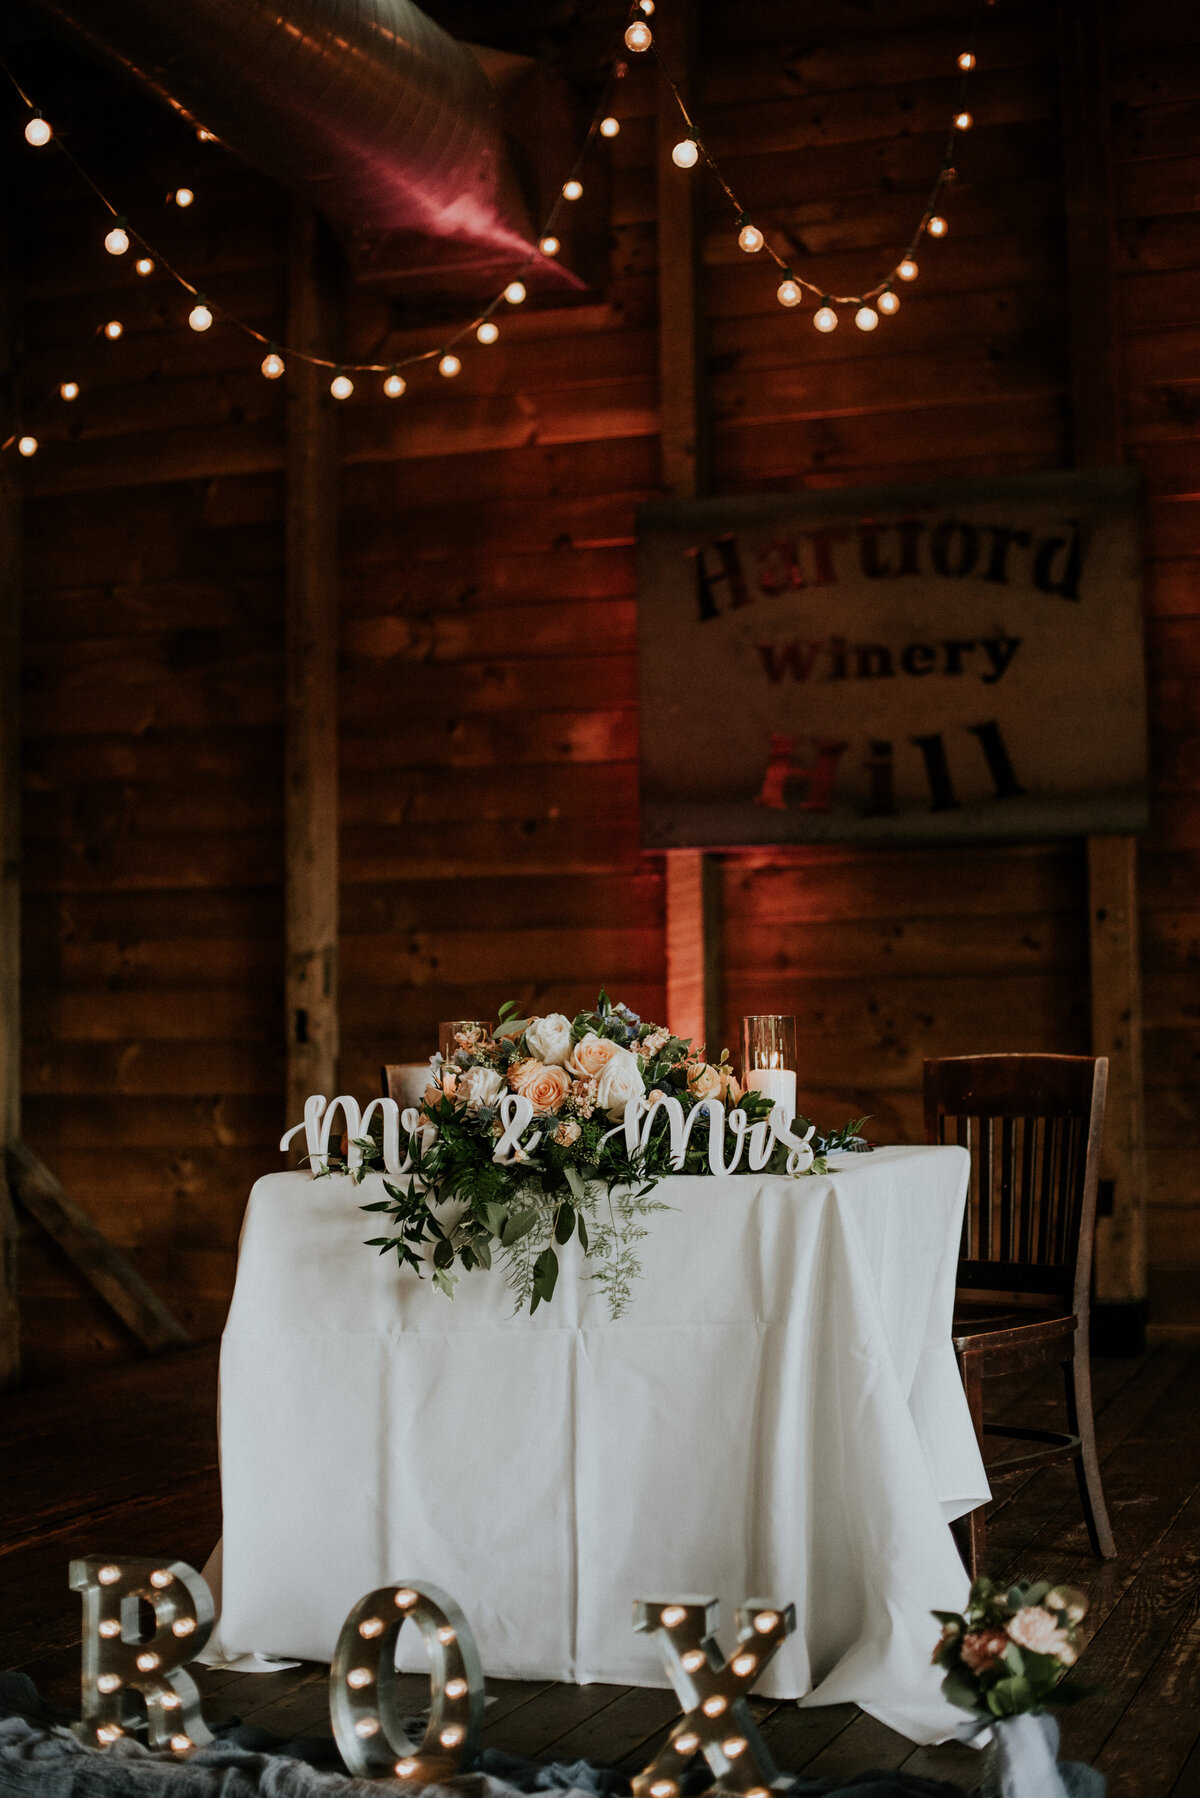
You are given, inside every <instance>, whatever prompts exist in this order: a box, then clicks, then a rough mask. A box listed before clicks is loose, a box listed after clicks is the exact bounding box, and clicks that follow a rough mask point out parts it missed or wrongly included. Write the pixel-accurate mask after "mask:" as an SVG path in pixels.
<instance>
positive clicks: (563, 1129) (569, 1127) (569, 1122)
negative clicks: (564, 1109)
mask: <svg viewBox="0 0 1200 1798" xmlns="http://www.w3.org/2000/svg"><path fill="white" fill-rule="evenodd" d="M554 1140H555V1142H556V1143H557V1144H558V1146H559V1148H560V1149H569V1148H570V1146H571V1144H572V1143H573V1142H578V1141H579V1125H578V1123H577V1121H576V1120H575V1119H574V1118H564V1119H563V1121H562V1123H561V1124H560V1125H559V1126H558V1129H557V1130H556V1131H555V1132H554Z"/></svg>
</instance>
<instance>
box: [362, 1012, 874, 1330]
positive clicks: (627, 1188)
mask: <svg viewBox="0 0 1200 1798" xmlns="http://www.w3.org/2000/svg"><path fill="white" fill-rule="evenodd" d="M518 1011H519V1007H518V1006H516V1005H515V1004H510V1005H506V1006H504V1007H503V1008H502V1011H501V1019H500V1023H499V1024H498V1025H497V1028H496V1029H495V1031H494V1032H493V1031H488V1030H486V1029H485V1028H483V1027H482V1026H473V1027H470V1028H466V1029H463V1030H461V1031H460V1032H459V1034H458V1036H457V1038H456V1040H455V1044H454V1048H453V1052H452V1053H451V1054H450V1055H449V1056H448V1057H446V1058H443V1057H442V1056H441V1055H435V1056H434V1057H433V1058H432V1060H431V1062H430V1077H429V1085H428V1087H427V1088H426V1091H425V1095H424V1099H423V1101H422V1103H421V1106H420V1111H419V1114H418V1115H417V1119H416V1128H415V1129H413V1128H412V1127H411V1120H412V1115H413V1114H406V1117H408V1118H409V1120H410V1122H409V1124H408V1125H407V1126H406V1128H408V1129H409V1130H410V1137H409V1141H410V1150H409V1157H410V1159H409V1163H408V1164H407V1165H408V1167H409V1168H410V1169H411V1171H410V1172H408V1174H407V1180H406V1183H401V1184H396V1183H394V1182H392V1181H388V1180H385V1181H384V1191H385V1193H386V1194H387V1197H386V1198H385V1199H381V1200H377V1201H375V1202H374V1203H372V1204H370V1205H367V1206H365V1207H364V1209H365V1210H368V1211H383V1212H386V1213H387V1214H388V1216H389V1217H390V1219H391V1220H392V1223H393V1233H392V1234H391V1235H389V1236H380V1237H375V1238H373V1239H372V1241H371V1243H370V1244H369V1246H370V1247H374V1248H378V1249H379V1251H380V1253H381V1254H387V1253H389V1252H393V1253H395V1254H396V1256H397V1258H398V1260H399V1261H400V1262H401V1263H402V1264H404V1265H407V1266H409V1267H412V1268H413V1269H415V1270H416V1272H417V1273H418V1274H419V1273H421V1272H422V1271H423V1270H425V1269H427V1268H429V1269H431V1271H432V1276H433V1281H434V1284H435V1286H437V1287H438V1288H439V1290H441V1291H442V1292H444V1293H446V1294H447V1295H448V1296H451V1297H452V1296H453V1292H454V1286H455V1283H456V1281H457V1278H458V1276H457V1275H456V1274H455V1273H454V1272H452V1269H453V1268H454V1267H455V1266H456V1265H457V1266H458V1267H459V1268H461V1269H463V1270H466V1271H470V1270H471V1269H474V1268H490V1267H491V1266H492V1262H493V1257H496V1256H498V1257H499V1259H500V1260H501V1262H502V1263H503V1265H504V1267H505V1269H506V1272H507V1274H508V1278H509V1281H510V1284H511V1286H512V1288H513V1291H514V1294H515V1296H516V1300H517V1304H518V1308H519V1307H520V1306H522V1305H526V1304H527V1305H528V1306H529V1308H530V1310H531V1311H535V1310H536V1309H537V1307H538V1305H539V1304H542V1303H544V1302H548V1301H549V1300H550V1299H551V1297H552V1296H553V1293H554V1287H555V1283H556V1281H557V1279H558V1268H559V1262H558V1253H557V1251H558V1249H560V1248H562V1247H563V1246H564V1245H565V1244H567V1243H569V1242H570V1241H571V1239H572V1237H577V1238H578V1241H579V1244H580V1246H581V1248H582V1251H583V1253H584V1255H585V1256H586V1257H587V1258H588V1260H589V1261H590V1262H591V1264H592V1268H593V1278H595V1279H596V1280H597V1281H598V1282H599V1283H600V1285H601V1286H602V1288H603V1290H604V1292H605V1296H606V1297H607V1300H608V1305H609V1309H610V1311H611V1313H612V1315H613V1316H619V1315H620V1313H621V1312H622V1311H623V1310H624V1309H625V1307H626V1306H627V1304H628V1302H629V1298H630V1294H631V1286H632V1282H633V1280H634V1279H635V1278H636V1276H637V1274H638V1273H639V1271H640V1264H639V1260H638V1254H637V1244H638V1242H639V1241H640V1240H641V1239H642V1238H643V1237H644V1236H645V1234H646V1220H647V1218H648V1217H649V1216H650V1215H651V1214H652V1213H653V1212H655V1211H660V1210H662V1209H663V1206H662V1204H661V1203H660V1202H659V1201H658V1200H656V1199H655V1198H654V1197H653V1190H654V1187H655V1186H656V1185H657V1183H658V1181H659V1180H661V1179H663V1178H664V1177H665V1176H666V1175H668V1174H670V1173H673V1172H677V1171H682V1172H684V1173H688V1174H706V1173H708V1172H709V1160H708V1152H707V1149H706V1142H705V1139H704V1137H703V1136H702V1133H701V1132H700V1131H693V1132H692V1134H691V1136H690V1138H689V1139H688V1142H687V1146H686V1150H685V1152H684V1165H683V1168H682V1170H679V1169H677V1168H675V1167H673V1166H672V1163H671V1130H670V1117H669V1108H667V1107H660V1108H659V1109H658V1110H656V1111H655V1113H654V1115H653V1117H652V1118H651V1119H650V1122H649V1125H648V1128H647V1130H646V1132H645V1136H644V1140H641V1141H640V1142H639V1143H638V1145H637V1147H636V1148H632V1149H631V1147H630V1140H629V1139H628V1138H627V1136H626V1132H625V1129H624V1127H623V1120H624V1119H625V1115H626V1112H625V1108H626V1106H627V1104H628V1103H629V1101H630V1100H631V1099H634V1100H644V1101H645V1102H646V1104H647V1105H653V1102H654V1101H655V1099H658V1098H661V1099H667V1100H671V1101H677V1102H678V1104H677V1105H676V1111H677V1112H678V1109H679V1107H682V1109H683V1111H685V1112H688V1111H690V1110H691V1109H692V1107H693V1106H695V1105H697V1104H699V1103H701V1102H702V1101H705V1100H707V1101H709V1102H710V1103H711V1104H717V1105H719V1106H722V1107H724V1110H725V1112H730V1111H732V1110H733V1108H734V1107H737V1108H738V1110H739V1112H740V1113H741V1119H742V1127H743V1128H745V1127H748V1126H753V1125H755V1124H758V1123H765V1120H767V1119H768V1118H769V1117H770V1113H771V1100H770V1099H768V1098H767V1097H766V1096H765V1095H764V1094H762V1093H760V1092H757V1091H749V1092H745V1093H743V1091H742V1088H741V1086H740V1085H739V1084H738V1081H737V1078H736V1075H735V1074H734V1071H733V1069H732V1067H731V1066H730V1064H729V1057H728V1053H727V1052H726V1053H723V1054H722V1055H721V1058H720V1060H719V1061H715V1062H710V1061H708V1060H707V1059H706V1058H705V1055H704V1051H703V1050H702V1049H698V1048H694V1047H693V1045H692V1044H691V1042H689V1041H686V1040H684V1039H683V1038H681V1037H677V1036H673V1035H672V1033H671V1032H670V1031H669V1030H668V1029H667V1028H666V1027H665V1026H664V1025H661V1024H653V1023H647V1022H644V1021H643V1020H642V1019H641V1018H639V1017H638V1016H637V1015H636V1013H634V1012H632V1011H630V1010H629V1008H628V1007H627V1006H625V1005H613V1004H612V1003H611V1002H610V1001H609V999H608V997H607V995H606V994H605V993H603V992H602V993H601V994H600V998H599V1001H598V1003H597V1006H596V1009H595V1010H594V1011H582V1012H578V1013H576V1015H575V1016H574V1017H567V1016H566V1015H565V1014H563V1013H561V1012H548V1013H546V1014H545V1015H543V1016H540V1017H532V1018H522V1017H520V1016H519V1015H517V1014H518ZM514 1098H516V1099H522V1100H524V1101H527V1104H528V1107H529V1108H531V1110H532V1120H531V1123H532V1128H530V1129H529V1130H528V1132H527V1134H525V1135H524V1136H522V1137H521V1138H520V1139H519V1141H517V1142H516V1144H515V1146H514V1147H512V1148H511V1150H510V1151H507V1152H504V1153H501V1152H500V1149H501V1145H503V1144H504V1143H508V1142H511V1141H512V1137H511V1134H510V1135H506V1120H508V1119H511V1117H512V1115H513V1113H512V1106H513V1099H514ZM525 1115H528V1113H526V1114H525ZM710 1121H711V1120H710ZM862 1121H863V1120H861V1119H860V1120H859V1121H858V1123H855V1124H849V1125H847V1126H846V1127H845V1128H844V1129H843V1130H841V1131H838V1132H837V1133H836V1134H834V1135H833V1136H829V1137H824V1138H822V1137H816V1138H815V1140H814V1142H813V1144H812V1147H813V1150H814V1153H815V1156H816V1159H815V1160H814V1161H813V1164H812V1171H813V1172H816V1173H823V1172H824V1171H825V1164H824V1161H823V1159H822V1156H823V1155H824V1153H826V1152H827V1151H828V1150H829V1149H832V1148H851V1147H858V1146H862V1144H861V1138H860V1137H859V1136H858V1134H857V1132H858V1129H859V1125H860V1124H861V1122H862ZM807 1126H808V1120H807V1119H800V1120H797V1124H796V1126H795V1127H798V1128H799V1130H800V1132H801V1133H803V1131H804V1130H805V1129H806V1128H807ZM713 1128H714V1129H716V1130H717V1133H718V1140H719V1135H720V1130H721V1129H724V1130H725V1131H726V1135H727V1138H730V1140H732V1138H731V1137H730V1125H729V1124H728V1123H727V1122H726V1123H720V1122H718V1124H716V1125H713ZM769 1140H772V1141H773V1140H774V1139H773V1138H772V1139H769ZM358 1146H359V1147H360V1148H361V1149H362V1152H363V1161H362V1165H361V1167H360V1168H358V1169H357V1170H356V1177H358V1178H360V1179H361V1178H363V1177H364V1176H365V1175H366V1174H367V1173H368V1172H374V1171H379V1170H380V1168H381V1160H382V1158H381V1154H380V1145H379V1142H378V1141H375V1140H371V1139H364V1140H363V1141H362V1142H361V1143H360V1144H358ZM726 1165H732V1163H731V1162H730V1163H727V1164H726ZM786 1167H787V1150H786V1149H785V1148H783V1147H782V1146H780V1147H779V1148H778V1149H777V1150H773V1151H772V1156H771V1159H770V1160H769V1161H768V1162H767V1166H766V1169H765V1170H764V1171H767V1172H772V1173H783V1172H785V1171H786ZM450 1201H454V1202H455V1207H456V1210H457V1216H456V1217H455V1219H454V1221H453V1222H450V1221H449V1220H448V1217H447V1215H445V1213H444V1207H445V1206H446V1205H447V1204H448V1203H449V1202H450Z"/></svg>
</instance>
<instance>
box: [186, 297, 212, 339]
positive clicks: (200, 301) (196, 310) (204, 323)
mask: <svg viewBox="0 0 1200 1798" xmlns="http://www.w3.org/2000/svg"><path fill="white" fill-rule="evenodd" d="M212 322H213V315H212V313H211V312H210V311H209V309H208V307H207V306H206V305H205V303H204V295H203V294H198V295H197V296H196V304H195V305H194V306H193V307H192V309H191V311H190V312H189V313H188V324H189V325H190V326H191V327H192V330H193V331H207V330H208V328H209V326H210V325H211V324H212Z"/></svg>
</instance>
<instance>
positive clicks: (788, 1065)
mask: <svg viewBox="0 0 1200 1798" xmlns="http://www.w3.org/2000/svg"><path fill="white" fill-rule="evenodd" d="M742 1084H743V1086H746V1087H754V1088H756V1089H757V1091H759V1092H760V1093H765V1094H766V1096H767V1097H768V1098H769V1099H773V1100H774V1101H775V1103H776V1104H777V1105H782V1106H783V1107H784V1108H785V1110H786V1111H787V1112H788V1114H789V1116H791V1117H795V1115H796V1020H795V1018H781V1017H753V1018H743V1019H742Z"/></svg>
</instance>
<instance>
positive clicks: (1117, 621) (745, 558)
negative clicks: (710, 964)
mask: <svg viewBox="0 0 1200 1798" xmlns="http://www.w3.org/2000/svg"><path fill="white" fill-rule="evenodd" d="M638 590H639V607H638V610H639V654H640V696H641V762H642V819H643V838H644V841H645V842H646V844H647V846H648V847H651V848H682V847H685V846H692V847H702V846H716V845H736V844H751V843H788V842H844V841H868V842H870V841H876V842H887V841H898V840H904V839H910V840H911V839H921V838H923V839H934V840H936V839H938V838H963V837H1010V838H1011V837H1025V836H1045V835H1055V836H1060V835H1067V834H1078V835H1101V834H1104V833H1106V832H1128V831H1134V830H1140V829H1143V828H1144V827H1145V825H1146V822H1147V768H1146V697H1145V670H1144V665H1143V651H1142V613H1141V532H1140V506H1139V488H1138V480H1137V476H1136V473H1135V472H1134V471H1133V470H1129V469H1092V470H1083V471H1078V472H1076V471H1071V472H1066V473H1060V474H1045V475H1025V476H1014V477H1011V478H1008V479H1005V480H998V481H979V482H976V481H970V482H967V481H962V482H940V483H937V484H930V485H927V486H910V487H875V488H848V489H843V490H840V491H832V492H819V493H816V492H813V493H795V494H756V495H750V496H746V497H743V498H735V499H706V500H678V501H674V500H673V501H665V502H662V503H658V504H654V505H650V506H645V507H643V508H642V509H641V512H640V513H639V524H638Z"/></svg>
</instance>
